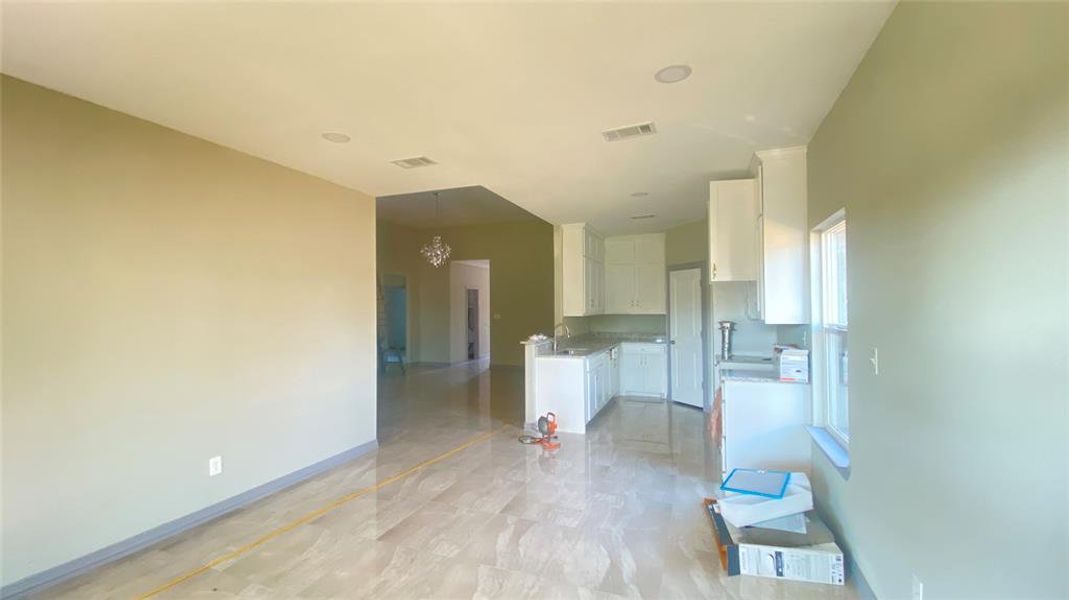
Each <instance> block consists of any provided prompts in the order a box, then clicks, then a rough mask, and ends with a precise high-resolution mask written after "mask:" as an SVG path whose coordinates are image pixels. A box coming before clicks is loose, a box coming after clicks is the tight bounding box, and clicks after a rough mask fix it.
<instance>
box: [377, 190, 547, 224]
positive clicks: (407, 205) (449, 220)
mask: <svg viewBox="0 0 1069 600" xmlns="http://www.w3.org/2000/svg"><path fill="white" fill-rule="evenodd" d="M438 200H439V203H438V204H439V206H440V210H436V208H435V198H434V193H433V192H417V193H415V194H400V195H397V196H379V198H378V200H377V201H376V202H375V205H376V208H377V210H378V216H379V217H381V218H383V219H386V220H387V221H392V222H394V223H399V224H401V225H406V226H408V227H415V228H417V229H427V228H433V227H454V226H457V225H485V224H490V223H510V222H514V221H536V220H538V217H536V216H534V215H532V214H531V213H529V212H527V211H525V210H523V209H522V208H520V207H518V206H516V205H515V204H513V203H511V202H509V201H508V200H505V199H504V198H502V197H501V196H498V195H497V194H495V193H493V192H491V191H490V190H488V189H486V188H484V187H481V186H472V187H463V188H456V189H452V190H441V191H440V192H439V193H438Z"/></svg>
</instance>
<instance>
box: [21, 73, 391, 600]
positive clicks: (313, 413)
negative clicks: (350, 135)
mask: <svg viewBox="0 0 1069 600" xmlns="http://www.w3.org/2000/svg"><path fill="white" fill-rule="evenodd" d="M2 81H3V83H2V86H3V87H2V94H3V97H2V131H3V139H2V143H3V166H2V180H3V183H2V195H3V207H2V210H3V329H2V331H3V338H2V343H3V358H2V360H3V365H2V368H3V400H2V412H3V451H2V456H3V469H2V472H3V479H2V489H3V502H2V505H3V510H2V526H0V530H2V537H3V540H2V552H0V555H2V561H3V562H2V569H0V570H2V571H3V583H4V584H9V583H12V582H15V581H17V580H20V579H22V578H24V577H26V576H28V575H31V574H34V573H37V572H40V571H42V570H45V569H48V568H50V567H54V566H56V565H58V564H61V563H63V562H66V561H69V560H72V559H75V558H78V557H81V556H83V555H85V554H87V553H89V552H92V551H94V550H98V549H100V548H102V547H104V546H107V545H110V544H113V543H116V542H119V541H122V540H124V539H126V538H129V537H131V536H133V535H136V534H138V533H141V532H143V531H145V530H148V529H151V528H153V527H156V526H158V525H161V524H163V523H166V522H168V521H171V520H174V519H176V518H179V517H182V516H185V515H187V514H189V513H192V512H194V511H197V510H199V509H202V508H205V507H206V506H209V505H211V504H213V503H216V502H219V501H222V500H224V499H226V498H229V497H231V496H234V495H236V494H239V493H241V492H244V491H246V490H249V489H250V488H253V487H255V486H258V485H261V484H264V483H266V482H268V481H271V480H273V479H276V478H278V477H281V476H283V475H286V474H288V473H291V472H293V471H296V470H298V469H300V468H302V467H306V466H308V465H310V464H312V463H315V462H317V461H320V460H323V459H325V458H328V457H330V456H333V455H335V454H337V453H340V452H342V451H344V450H347V449H350V448H352V447H354V446H358V445H360V444H363V443H366V442H369V441H372V440H374V438H375V428H376V422H375V410H376V403H375V385H376V383H375V350H374V349H375V287H374V276H375V256H374V252H375V229H374V219H375V204H374V201H373V199H372V198H370V197H368V196H365V195H363V194H360V193H358V192H354V191H351V190H348V189H345V188H341V187H339V186H336V185H333V184H330V183H327V182H325V181H323V180H321V179H316V178H314V177H311V176H308V175H304V174H302V173H298V172H296V171H293V170H290V169H286V168H283V167H280V166H278V165H276V164H273V163H269V162H266V161H263V160H259V159H256V158H253V157H251V156H248V155H245V154H241V153H239V152H235V151H233V150H228V149H226V148H222V147H220V146H216V145H214V144H211V143H209V142H206V141H204V140H200V139H197V138H193V137H190V136H187V135H183V134H181V133H178V132H176V131H173V130H170V129H165V128H163V127H160V126H157V125H153V124H151V123H148V122H145V121H141V120H139V119H135V118H133V117H130V116H128V115H124V114H121V113H118V112H113V111H110V110H106V109H104V108H101V107H99V106H96V105H93V104H89V103H87V102H82V101H80V100H76V99H74V98H71V97H69V96H63V95H61V94H57V93H55V92H51V91H48V90H45V89H43V88H39V87H36V86H32V85H30V84H27V83H24V82H21V81H18V80H15V79H11V78H7V77H4V78H3V80H2ZM215 455H222V457H223V466H224V471H223V473H222V474H221V475H219V476H217V477H213V478H209V477H208V474H207V470H208V459H209V458H210V457H212V456H215Z"/></svg>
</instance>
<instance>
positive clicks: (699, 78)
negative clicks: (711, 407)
mask: <svg viewBox="0 0 1069 600" xmlns="http://www.w3.org/2000/svg"><path fill="white" fill-rule="evenodd" d="M892 8H893V3H892V2H886V1H879V2H775V3H773V2H740V3H727V2H713V3H706V4H682V3H681V4H667V3H647V4H636V3H541V4H539V3H531V4H517V3H483V4H452V3H435V4H410V3H384V4H350V3H315V4H309V3H300V2H295V3H245V2H221V3H196V2H173V3H168V2H164V3H151V4H149V3H134V2H131V3H127V2H107V3H48V4H39V3H15V2H4V3H3V5H2V10H3V15H2V21H3V23H2V28H3V29H2V33H3V47H2V50H3V55H2V57H3V60H2V63H0V64H2V70H3V72H5V73H7V74H10V75H13V76H15V77H19V78H21V79H25V80H28V81H31V82H34V83H37V84H40V85H43V86H46V87H49V88H53V89H56V90H59V91H62V92H66V93H68V94H71V95H74V96H77V97H80V98H84V99H87V100H90V101H92V102H96V103H98V104H101V105H104V106H107V107H110V108H114V109H116V110H120V111H123V112H126V113H129V114H132V115H136V116H138V117H142V118H145V119H148V120H150V121H154V122H157V123H160V124H163V125H166V126H168V127H172V128H174V129H177V130H180V131H184V132H186V133H190V134H192V135H196V136H199V137H202V138H206V139H209V140H212V141H214V142H217V143H219V144H222V145H225V146H229V147H232V148H236V149H238V150H241V151H244V152H247V153H249V154H253V155H256V156H260V157H263V158H265V159H268V160H272V161H274V162H277V163H280V164H283V165H287V166H290V167H293V168H295V169H299V170H301V171H305V172H308V173H312V174H315V175H318V176H320V177H323V178H325V179H328V180H331V181H334V182H337V183H339V184H342V185H345V186H349V187H352V188H355V189H359V190H363V191H365V192H367V193H370V194H373V195H376V196H382V195H391V194H402V193H411V192H416V191H425V190H431V189H445V188H454V187H463V186H471V185H482V186H485V187H487V188H489V189H491V190H493V191H494V192H496V193H498V194H500V195H501V196H503V197H505V198H507V199H509V200H511V201H512V202H515V203H516V204H518V205H520V206H521V207H523V208H525V209H527V210H529V211H531V212H532V213H534V214H536V215H538V216H540V217H542V218H544V219H546V220H548V221H550V222H553V223H564V222H573V221H589V222H591V223H592V224H593V225H594V226H595V227H598V228H599V229H602V230H603V231H605V232H607V233H622V232H629V231H650V230H658V229H664V228H666V227H669V226H672V225H675V224H679V223H682V222H686V221H690V220H693V219H697V218H700V217H702V216H703V215H704V197H705V195H706V182H707V181H708V180H709V179H711V178H717V177H724V176H733V175H739V174H742V173H743V172H744V170H745V169H746V167H747V165H748V163H749V158H750V155H751V154H752V152H753V151H754V150H758V149H767V148H775V147H782V146H792V145H798V144H802V143H805V142H807V141H808V140H809V138H810V137H811V136H812V134H813V132H814V131H815V130H816V128H817V126H818V125H819V124H820V121H821V119H822V118H823V117H824V115H825V114H826V113H827V111H828V110H829V109H830V108H831V105H832V104H833V102H834V101H835V99H836V97H837V96H838V94H839V92H840V90H842V88H843V87H844V86H845V84H846V82H847V81H848V79H849V77H850V75H851V74H852V73H853V71H854V69H855V67H856V66H857V64H858V63H859V62H860V60H861V58H862V56H863V55H864V53H865V51H866V50H867V49H868V47H869V45H870V44H871V42H872V40H873V39H874V38H875V36H876V34H877V33H878V32H879V29H880V28H881V27H882V25H883V22H884V21H885V19H886V18H887V16H888V14H889V13H890V11H891V9H892ZM676 63H685V64H689V65H691V66H692V67H693V69H694V73H693V75H692V76H691V77H690V79H688V80H686V81H683V82H681V83H676V84H669V85H666V84H660V83H657V82H655V81H654V79H653V74H654V73H655V72H656V71H657V70H658V69H660V68H661V67H664V66H666V65H670V64H676ZM643 121H654V122H656V125H657V129H658V134H657V135H655V136H650V137H643V138H637V139H633V140H626V141H620V142H613V143H607V142H605V141H603V139H602V137H601V135H600V131H601V130H603V129H607V128H611V127H617V126H621V125H629V124H633V123H638V122H643ZM324 131H340V132H345V133H347V134H349V135H351V136H352V141H351V142H350V143H348V144H333V143H330V142H327V141H325V140H323V139H322V138H321V137H320V134H321V133H322V132H324ZM418 155H426V156H429V157H430V158H432V159H434V160H435V161H437V162H438V163H439V164H437V165H435V166H431V167H425V168H418V169H409V170H405V169H401V168H399V167H397V166H395V165H393V164H390V162H389V161H391V160H395V159H399V158H407V157H412V156H418ZM637 191H644V192H649V196H647V197H645V198H633V197H631V193H633V192H637ZM641 213H654V214H656V215H657V218H656V219H650V220H646V221H639V222H635V221H631V220H630V219H629V216H630V215H633V214H641Z"/></svg>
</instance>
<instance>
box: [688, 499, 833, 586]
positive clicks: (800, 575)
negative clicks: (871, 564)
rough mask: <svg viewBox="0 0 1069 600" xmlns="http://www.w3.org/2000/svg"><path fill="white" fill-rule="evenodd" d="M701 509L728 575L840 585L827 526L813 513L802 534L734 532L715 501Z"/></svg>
mask: <svg viewBox="0 0 1069 600" xmlns="http://www.w3.org/2000/svg"><path fill="white" fill-rule="evenodd" d="M705 508H706V510H707V511H708V513H709V517H710V518H711V519H712V521H713V534H714V535H715V537H716V545H717V550H718V551H719V554H720V564H721V566H722V567H723V568H724V570H726V571H727V574H728V575H756V576H758V577H770V578H772V579H786V580H792V581H808V582H812V583H827V584H831V585H843V584H845V583H846V565H845V562H844V560H843V552H842V550H840V549H839V546H837V545H836V544H835V541H834V538H833V537H832V535H831V532H830V531H829V530H828V528H827V526H826V525H824V523H823V522H822V521H821V520H820V519H819V518H818V517H817V516H816V514H815V513H806V520H807V527H806V533H804V534H801V533H790V532H784V531H777V530H773V529H760V528H754V527H747V528H742V529H740V528H736V527H732V526H731V525H729V524H728V523H727V522H726V521H725V520H724V518H723V516H722V515H721V514H720V506H719V504H718V503H717V501H716V500H715V499H712V498H706V500H705Z"/></svg>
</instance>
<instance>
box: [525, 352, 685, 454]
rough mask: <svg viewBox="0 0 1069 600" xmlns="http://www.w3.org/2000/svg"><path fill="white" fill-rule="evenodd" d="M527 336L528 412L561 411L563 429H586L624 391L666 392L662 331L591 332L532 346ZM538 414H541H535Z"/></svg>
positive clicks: (632, 393) (660, 394)
mask: <svg viewBox="0 0 1069 600" xmlns="http://www.w3.org/2000/svg"><path fill="white" fill-rule="evenodd" d="M530 344H531V343H530V342H528V348H529V350H528V352H527V361H528V364H527V372H528V373H529V374H530V378H531V382H530V383H529V385H528V387H527V399H526V401H527V415H528V420H529V421H530V420H531V416H532V414H533V415H536V416H537V415H543V414H545V413H547V412H553V413H555V414H556V415H557V422H558V429H559V430H560V431H564V432H569V433H586V426H587V424H588V423H590V422H591V421H592V420H593V419H594V418H595V417H596V416H597V415H598V413H600V412H601V410H602V409H604V408H605V407H606V406H608V404H609V403H610V402H611V401H612V399H613V398H615V397H616V396H619V395H624V396H645V397H650V398H662V399H663V398H665V397H666V396H667V392H668V390H667V388H668V353H667V345H666V340H665V338H664V337H663V336H657V335H631V334H612V335H608V334H586V335H582V336H577V337H572V338H566V339H564V340H561V341H560V343H559V347H558V348H557V351H555V352H554V351H553V349H552V344H551V343H550V342H543V343H541V344H540V345H539V346H538V347H537V349H533V350H532V349H531V345H530ZM536 418H537V417H536Z"/></svg>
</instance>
